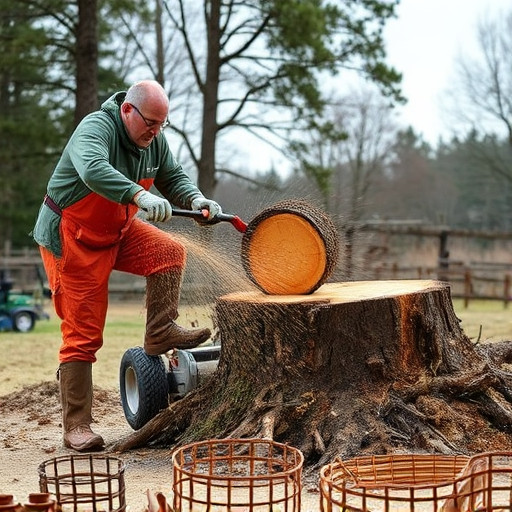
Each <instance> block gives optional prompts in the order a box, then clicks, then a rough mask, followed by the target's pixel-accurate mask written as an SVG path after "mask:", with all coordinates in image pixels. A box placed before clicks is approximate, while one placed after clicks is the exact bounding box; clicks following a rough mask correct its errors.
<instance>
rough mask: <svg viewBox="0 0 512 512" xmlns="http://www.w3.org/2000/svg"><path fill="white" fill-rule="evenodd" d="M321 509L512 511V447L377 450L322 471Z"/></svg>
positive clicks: (354, 511) (327, 511) (348, 511)
mask: <svg viewBox="0 0 512 512" xmlns="http://www.w3.org/2000/svg"><path fill="white" fill-rule="evenodd" d="M320 494H321V498H320V500H321V511H322V512H334V511H341V510H343V511H344V512H362V511H365V512H366V511H370V510H371V511H372V512H379V511H384V512H388V511H391V510H400V512H407V511H411V512H423V511H425V512H455V511H457V512H470V511H471V512H475V511H488V512H490V511H493V510H500V511H502V512H503V511H506V510H508V511H510V510H512V452H488V453H482V454H478V455H475V456H473V457H467V456H462V455H456V456H448V455H416V454H412V455H376V456H368V457H357V458H354V459H350V460H347V461H342V460H340V459H338V460H337V461H335V462H334V463H332V464H329V465H327V466H324V467H323V468H321V470H320Z"/></svg>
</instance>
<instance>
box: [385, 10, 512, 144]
mask: <svg viewBox="0 0 512 512" xmlns="http://www.w3.org/2000/svg"><path fill="white" fill-rule="evenodd" d="M397 12H398V18H397V19H393V20H390V21H389V22H388V23H387V24H386V29H385V35H386V41H387V52H388V59H387V62H388V63H389V64H391V65H393V66H394V67H395V68H396V69H397V70H398V71H400V72H401V73H402V74H403V81H402V90H403V92H404V95H405V96H406V97H407V98H408V100H409V102H408V104H407V105H406V106H405V107H404V108H403V115H402V119H401V120H402V121H403V122H404V123H405V124H406V125H411V126H413V127H414V129H415V130H416V132H418V133H420V134H422V135H423V138H424V139H425V140H426V141H427V142H430V143H432V144H436V142H437V141H438V139H439V136H442V137H444V138H445V139H446V138H449V137H450V134H451V132H450V130H449V126H448V119H447V116H446V115H443V112H442V109H441V97H442V95H443V93H444V94H445V98H446V91H447V89H448V87H449V84H450V80H452V79H453V78H454V65H455V61H456V60H457V56H458V55H460V54H463V55H471V52H474V51H475V49H476V48H477V47H478V45H477V25H478V21H479V19H481V18H482V17H486V16H490V17H491V18H495V17H496V16H498V15H501V14H508V13H510V12H512V0H401V2H400V5H399V7H398V10H397Z"/></svg>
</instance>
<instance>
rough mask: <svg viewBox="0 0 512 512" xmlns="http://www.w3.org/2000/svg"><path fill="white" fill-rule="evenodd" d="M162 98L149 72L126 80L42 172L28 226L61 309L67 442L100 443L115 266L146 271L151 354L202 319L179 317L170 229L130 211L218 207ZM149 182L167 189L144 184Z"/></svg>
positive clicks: (177, 255) (184, 340) (215, 210)
mask: <svg viewBox="0 0 512 512" xmlns="http://www.w3.org/2000/svg"><path fill="white" fill-rule="evenodd" d="M168 111H169V100H168V98H167V95H166V94H165V91H164V90H163V88H162V87H161V86H160V85H159V84H158V83H157V82H155V81H151V80H146V81H142V82H138V83H136V84H134V85H132V86H131V87H130V88H129V89H128V91H126V92H119V93H116V94H114V95H113V96H112V97H111V98H109V99H108V100H107V101H105V103H103V105H102V106H101V109H100V110H99V111H97V112H94V113H91V114H89V115H88V116H86V117H85V118H84V119H83V120H82V122H81V123H80V124H79V126H78V127H77V128H76V130H75V131H74V133H73V134H72V136H71V138H70V139H69V142H68V144H67V145H66V147H65V149H64V151H63V153H62V156H61V158H60V160H59V162H58V163H57V166H56V167H55V170H54V172H53V174H52V176H51V178H50V180H49V182H48V187H47V195H46V196H45V199H44V202H43V204H42V205H41V208H40V210H39V215H38V218H37V221H36V225H35V227H34V232H33V236H34V239H35V241H36V242H37V243H38V244H39V246H40V251H41V256H42V259H43V264H44V267H45V269H46V273H47V276H48V281H49V285H50V289H51V290H52V295H53V303H54V307H55V311H56V313H57V314H58V316H59V318H60V319H61V333H62V344H61V347H60V351H59V362H60V365H59V370H58V376H59V381H60V395H61V403H62V428H63V441H64V445H65V446H66V447H68V448H72V449H74V450H77V451H85V450H94V449H101V448H102V447H103V446H104V441H103V439H102V437H101V436H100V435H98V434H96V433H94V432H93V431H92V430H91V427H90V424H91V422H92V416H91V406H92V363H93V362H95V361H96V356H95V354H96V352H97V350H98V349H99V348H100V347H101V345H102V343H103V329H104V326H105V318H106V313H107V303H108V279H109V276H110V274H111V272H112V270H114V269H115V270H120V271H124V272H130V273H132V274H136V275H142V276H145V277H146V307H147V317H146V332H145V338H144V349H145V351H146V353H147V354H149V355H159V354H164V353H165V352H167V351H169V350H170V349H172V348H182V349H183V348H192V347H195V346H197V345H199V344H200V343H203V342H204V341H206V340H207V339H208V337H209V336H210V331H209V329H192V330H187V329H185V328H183V327H180V326H179V325H177V324H176V323H175V322H174V320H176V318H177V317H178V302H179V295H180V287H181V278H182V273H183V270H184V267H185V258H186V254H185V248H184V247H183V246H182V245H181V244H180V243H178V242H177V241H176V240H174V239H173V238H172V237H171V236H170V235H169V234H168V233H166V232H164V231H162V230H160V229H158V228H157V227H155V226H154V225H152V224H149V223H147V222H144V221H142V220H141V219H139V218H137V217H135V215H136V213H137V211H138V209H141V210H144V211H145V212H146V219H147V220H149V221H155V222H165V221H168V220H169V219H170V218H171V216H172V208H171V204H170V203H173V204H175V205H177V206H179V207H180V208H191V209H193V210H203V209H206V210H208V212H209V214H208V217H207V219H206V221H208V220H211V219H213V218H214V217H215V216H216V215H218V214H219V213H221V212H222V210H221V207H220V206H219V205H218V204H217V203H216V202H215V201H212V200H209V199H206V198H205V197H204V196H203V194H202V193H201V191H200V190H199V189H198V188H197V187H196V186H195V185H194V184H193V182H192V181H191V180H190V179H189V178H188V176H187V175H186V174H185V172H184V171H183V169H182V167H181V166H180V165H179V164H178V163H177V162H176V160H175V159H174V156H173V155H172V153H171V151H170V149H169V146H168V144H167V141H166V139H165V137H164V135H163V133H162V129H163V128H164V127H165V126H166V125H167V124H168V121H167V115H168ZM152 185H154V186H155V187H156V189H157V190H158V191H159V192H160V193H161V194H162V195H163V196H164V197H165V198H162V197H160V196H158V195H156V194H153V193H151V192H149V189H150V187H151V186H152Z"/></svg>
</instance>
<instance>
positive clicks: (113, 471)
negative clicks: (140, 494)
mask: <svg viewBox="0 0 512 512" xmlns="http://www.w3.org/2000/svg"><path fill="white" fill-rule="evenodd" d="M38 471H39V488H40V490H41V492H47V493H50V494H52V495H54V496H55V499H56V501H57V503H58V505H59V506H60V508H61V509H62V511H63V512H78V510H80V511H82V510H87V511H91V512H123V511H124V510H125V509H126V498H125V482H124V471H125V464H124V463H123V462H122V461H121V460H120V459H117V458H115V457H106V456H101V455H91V454H80V455H65V456H62V457H56V458H54V459H50V460H46V461H44V462H42V463H41V464H40V465H39V469H38Z"/></svg>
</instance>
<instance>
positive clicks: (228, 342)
mask: <svg viewBox="0 0 512 512" xmlns="http://www.w3.org/2000/svg"><path fill="white" fill-rule="evenodd" d="M216 324H217V328H218V333H219V336H220V340H221V343H222V350H221V357H220V360H219V365H218V368H217V370H216V372H215V373H214V374H213V376H212V377H211V378H210V379H209V380H208V381H207V382H204V383H202V385H201V386H200V387H199V388H197V389H196V390H194V391H193V392H191V393H190V394H188V395H187V396H185V397H184V398H183V399H182V400H180V401H178V402H174V403H172V404H170V406H169V408H168V409H165V410H163V411H162V412H161V413H159V414H158V415H157V416H156V417H155V418H154V419H153V420H151V421H150V422H149V423H148V424H147V425H145V426H144V427H143V428H142V429H141V430H139V431H137V432H134V433H133V434H132V435H130V436H128V437H127V438H126V439H124V440H121V441H120V442H119V443H117V444H116V445H115V446H114V447H113V449H114V450H118V451H119V450H125V449H129V448H132V447H135V446H140V445H144V444H152V443H153V444H159V445H160V444H165V445H166V446H169V445H179V444H183V443H189V442H194V441H199V440H205V439H209V438H210V439H212V438H223V437H237V438H246V437H247V438H248V437H265V438H271V439H274V440H276V441H278V442H284V443H289V444H291V445H292V446H294V447H296V448H299V449H300V450H301V451H302V452H303V453H304V455H305V464H306V466H307V467H310V468H318V467H319V466H321V465H323V464H326V463H329V462H332V460H333V459H334V458H335V457H337V456H342V457H353V456H356V455H361V454H363V453H374V454H378V453H389V452H392V451H397V450H400V451H409V452H415V451H416V452H417V451H427V452H439V453H446V454H453V453H474V452H478V451H485V450H489V449H492V446H493V445H494V446H496V444H497V443H499V444H498V446H499V448H500V449H507V448H511V449H512V438H511V436H510V430H511V428H512V407H511V402H512V395H511V391H510V390H511V389H512V374H511V373H509V372H508V371H507V369H506V365H507V364H508V363H509V362H510V361H511V360H512V350H511V348H510V345H511V344H510V343H502V344H497V345H496V346H495V349H493V347H492V346H487V347H485V346H483V345H482V346H478V345H475V344H473V343H472V341H471V340H470V339H469V338H468V337H467V336H466V335H465V334H464V332H463V330H462V329H461V326H460V321H459V319H458V318H457V316H456V314H455V312H454V310H453V305H452V302H451V296H450V288H449V285H448V284H447V283H443V282H440V281H432V280H410V281H365V282H347V283H330V284H325V285H323V286H322V287H320V288H319V289H318V290H317V291H316V292H315V293H313V294H311V295H307V296H299V295H281V296H273V295H265V294H263V293H260V292H247V293H234V294H229V295H226V296H223V297H221V298H219V299H218V301H217V304H216Z"/></svg>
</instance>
